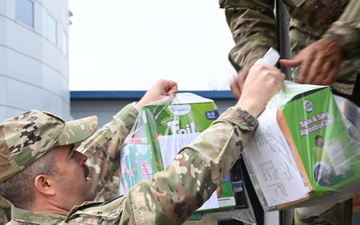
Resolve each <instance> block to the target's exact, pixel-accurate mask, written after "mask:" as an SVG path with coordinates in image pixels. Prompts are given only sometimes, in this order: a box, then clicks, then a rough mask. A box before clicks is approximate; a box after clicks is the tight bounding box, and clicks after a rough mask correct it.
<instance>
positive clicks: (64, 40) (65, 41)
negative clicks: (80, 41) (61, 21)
mask: <svg viewBox="0 0 360 225" xmlns="http://www.w3.org/2000/svg"><path fill="white" fill-rule="evenodd" d="M62 43H63V44H62V50H63V53H64V54H65V55H67V54H68V37H67V35H66V33H65V32H63V42H62Z"/></svg>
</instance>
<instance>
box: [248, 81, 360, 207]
mask: <svg viewBox="0 0 360 225" xmlns="http://www.w3.org/2000/svg"><path fill="white" fill-rule="evenodd" d="M293 87H294V88H293ZM352 143H353V142H352V139H351V137H350V136H349V134H348V132H347V128H346V127H345V125H344V121H343V118H342V116H341V112H340V111H339V109H338V107H337V105H336V102H335V100H334V97H333V95H332V92H331V90H330V88H328V87H324V86H315V85H302V86H301V85H294V86H291V85H290V86H288V87H287V86H285V91H284V92H283V93H281V94H279V95H277V96H274V98H273V99H272V100H271V101H270V102H269V104H268V106H267V108H266V110H265V111H264V112H263V113H262V115H261V116H260V117H259V127H258V129H257V130H256V132H255V133H254V137H253V139H252V140H251V141H250V142H249V144H248V146H247V147H246V150H245V153H244V155H245V157H244V158H245V159H246V160H245V161H246V165H247V169H248V172H249V174H250V178H251V180H252V182H253V185H254V187H255V189H256V191H257V194H258V197H259V199H260V202H261V203H262V205H263V207H264V209H265V210H267V211H272V210H276V209H284V208H293V207H303V206H312V205H315V204H324V203H327V202H328V203H332V202H333V200H332V198H334V197H335V196H336V195H337V194H338V193H342V192H343V193H345V192H346V191H347V188H349V187H351V185H353V184H352V183H353V182H355V181H358V180H359V178H360V164H359V159H358V157H357V156H358V153H357V150H356V147H355V145H354V144H352Z"/></svg>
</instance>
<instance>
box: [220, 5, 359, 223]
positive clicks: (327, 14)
mask: <svg viewBox="0 0 360 225" xmlns="http://www.w3.org/2000/svg"><path fill="white" fill-rule="evenodd" d="M274 1H275V0H219V4H220V7H221V8H224V9H225V14H226V20H227V24H228V25H229V28H230V30H231V32H232V34H233V39H234V41H235V47H233V48H232V50H231V51H230V53H229V60H230V62H231V63H232V65H233V66H234V68H235V69H236V70H238V71H239V72H240V73H239V76H242V77H243V80H244V79H245V77H246V73H245V72H243V71H242V68H245V67H249V66H251V65H252V64H253V63H254V62H255V61H256V60H257V59H259V58H261V57H262V56H263V55H264V53H265V52H266V51H267V50H268V49H269V48H270V47H275V48H276V47H277V46H276V45H277V38H278V37H277V33H276V25H277V24H276V21H275V16H274ZM282 2H283V3H284V4H285V5H286V6H287V9H288V11H289V15H290V16H291V21H290V26H289V38H290V45H291V54H292V57H293V58H292V59H291V60H280V63H281V64H282V65H284V66H289V67H294V69H293V73H292V76H293V79H294V80H295V81H297V82H299V83H310V84H320V85H331V87H332V88H333V91H334V93H336V94H338V95H340V96H343V97H346V98H348V99H350V100H352V101H353V102H354V103H356V104H357V105H359V106H360V97H359V96H360V79H359V78H358V74H359V72H360V54H359V53H360V41H359V40H360V13H359V12H360V1H359V0H282ZM300 65H301V66H300ZM355 84H356V85H355ZM231 90H232V92H233V93H234V95H235V96H236V97H239V95H240V94H241V82H238V83H234V84H233V85H232V87H231ZM351 209H352V208H351V200H349V201H347V202H346V203H344V204H342V205H340V206H335V207H334V208H333V209H332V210H330V211H328V212H326V213H325V214H323V215H321V216H315V217H307V216H306V215H300V214H299V213H296V215H295V223H296V224H297V225H300V224H328V225H337V224H338V225H346V224H349V225H350V224H351ZM329 215H331V216H329Z"/></svg>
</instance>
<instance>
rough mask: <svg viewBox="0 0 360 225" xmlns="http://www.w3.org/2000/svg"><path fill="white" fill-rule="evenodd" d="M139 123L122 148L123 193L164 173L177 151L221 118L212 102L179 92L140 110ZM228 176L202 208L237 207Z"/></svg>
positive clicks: (121, 184)
mask: <svg viewBox="0 0 360 225" xmlns="http://www.w3.org/2000/svg"><path fill="white" fill-rule="evenodd" d="M140 117H141V118H138V120H140V124H138V125H137V128H136V129H135V131H132V132H131V133H132V134H130V135H129V137H128V138H127V139H126V140H125V144H124V146H123V147H122V149H121V173H122V180H121V183H120V194H123V193H125V192H126V191H127V190H128V189H129V188H130V187H131V186H133V185H135V184H137V183H138V182H140V181H141V180H143V179H147V180H149V181H150V180H151V178H152V176H153V175H154V174H155V173H156V172H158V171H161V170H163V169H164V168H165V167H166V166H167V165H169V163H170V161H171V160H172V159H173V158H174V157H175V156H176V154H177V153H178V151H179V150H180V149H181V148H182V147H183V146H184V145H187V144H189V143H190V142H191V141H192V140H194V139H195V138H196V137H197V136H198V135H199V134H200V133H201V132H202V131H204V130H205V129H206V128H208V127H209V126H210V124H211V123H212V122H213V121H215V120H216V119H217V117H218V111H217V109H216V107H215V104H214V102H213V101H212V100H210V99H206V98H202V97H200V96H197V95H194V94H192V93H179V94H177V95H176V96H175V97H173V99H171V100H170V102H167V103H154V104H149V105H146V106H144V107H143V108H142V109H141V113H140ZM235 204H236V203H235V199H234V193H233V190H232V186H231V183H230V181H229V179H228V177H227V179H226V180H225V182H224V183H223V185H222V186H221V187H220V188H219V189H218V190H217V192H216V193H214V195H213V196H212V197H211V198H210V199H209V200H208V201H207V202H206V203H205V204H204V205H203V206H202V207H201V208H200V209H199V210H200V211H201V210H210V209H219V208H223V207H234V206H235Z"/></svg>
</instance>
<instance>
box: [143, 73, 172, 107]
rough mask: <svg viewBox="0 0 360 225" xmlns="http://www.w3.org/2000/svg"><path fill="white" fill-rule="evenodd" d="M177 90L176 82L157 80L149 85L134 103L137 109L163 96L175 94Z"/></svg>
mask: <svg viewBox="0 0 360 225" xmlns="http://www.w3.org/2000/svg"><path fill="white" fill-rule="evenodd" d="M177 91H178V88H177V83H176V82H175V81H172V80H162V79H160V80H158V81H157V82H155V84H153V86H151V88H150V89H149V90H148V91H147V92H146V93H145V95H144V96H143V97H142V98H141V99H140V101H139V102H138V103H137V104H136V108H137V109H141V108H142V107H143V106H144V105H146V104H150V103H153V102H156V101H159V100H161V99H163V98H165V97H168V96H170V95H173V94H176V93H177Z"/></svg>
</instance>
